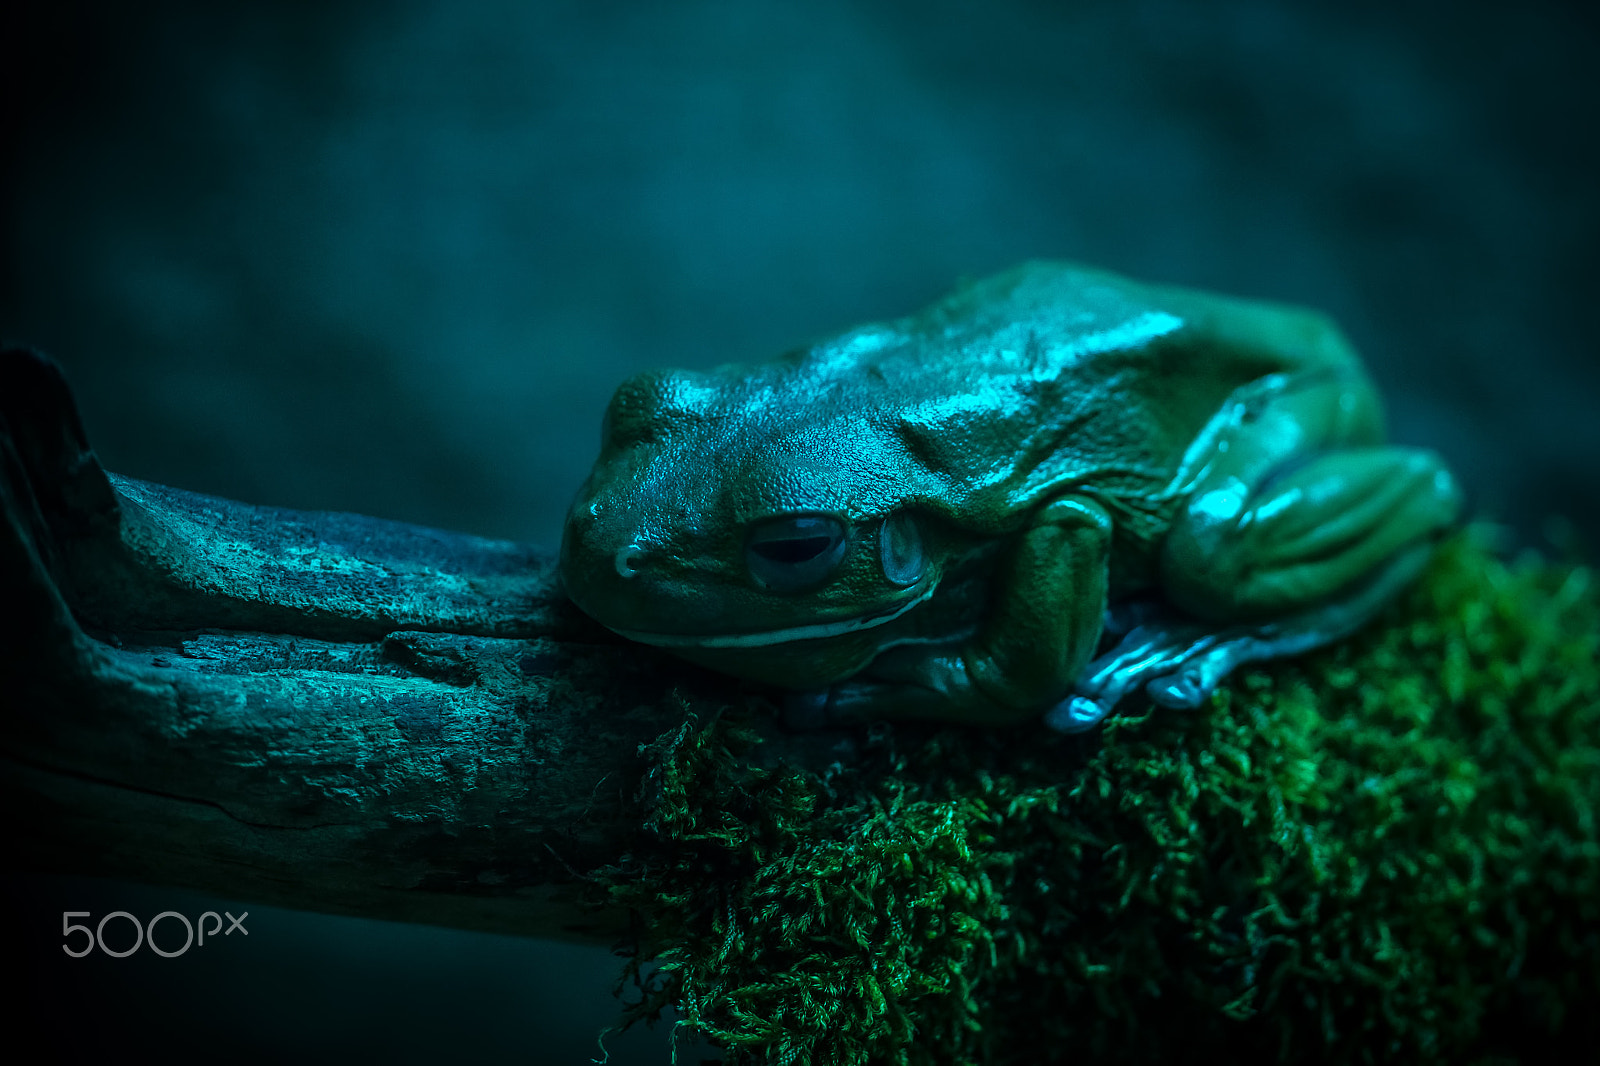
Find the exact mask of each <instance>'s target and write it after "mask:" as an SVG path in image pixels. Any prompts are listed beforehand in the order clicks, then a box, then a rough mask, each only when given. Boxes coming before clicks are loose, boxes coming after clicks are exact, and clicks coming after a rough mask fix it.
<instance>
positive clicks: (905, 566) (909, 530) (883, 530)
mask: <svg viewBox="0 0 1600 1066" xmlns="http://www.w3.org/2000/svg"><path fill="white" fill-rule="evenodd" d="M878 558H879V560H880V561H881V562H882V563H883V576H884V577H886V578H888V579H889V582H890V583H891V584H894V585H899V586H900V587H901V588H905V587H906V586H908V585H915V584H916V583H917V582H918V581H919V580H920V579H921V578H922V571H923V570H924V569H925V568H926V564H927V556H925V555H924V554H923V553H922V534H921V533H919V532H918V531H917V524H916V522H915V521H913V520H912V518H911V516H910V515H909V514H907V513H906V512H904V511H896V512H895V513H894V514H892V515H890V516H889V517H888V518H885V519H884V520H883V525H882V526H881V527H880V528H879V530H878Z"/></svg>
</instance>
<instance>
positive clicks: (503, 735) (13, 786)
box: [0, 350, 814, 941]
mask: <svg viewBox="0 0 1600 1066" xmlns="http://www.w3.org/2000/svg"><path fill="white" fill-rule="evenodd" d="M0 505H3V508H4V520H3V523H0V617H3V618H4V625H5V628H6V633H5V636H4V640H3V642H0V671H3V673H0V704H3V708H4V709H3V711H0V793H3V802H4V804H5V809H6V810H7V811H9V812H10V821H11V825H12V830H13V832H12V844H11V851H12V856H13V859H14V861H16V862H18V863H20V865H21V866H23V867H24V868H31V869H35V870H41V871H48V872H67V873H86V874H97V875H109V876H119V877H129V878H134V879H140V880H148V881H155V882H159V883H166V884H178V885H183V886H187V887H193V888H200V889H205V890H210V891H214V892H217V893H220V894H225V895H229V896H234V897H237V898H244V899H252V900H257V901H261V902H264V903H272V904H278V905H284V906H291V907H300V908H306V909H315V910H323V911H330V912H334V913H346V914H357V915H364V916H369V917H383V918H392V919H402V920H414V921H424V922H432V923H437V924H444V925H454V926H460V927H466V928H474V929H484V930H491V931H496V932H511V933H529V934H538V935H545V936H562V937H570V938H579V939H588V940H598V941H609V940H611V939H612V938H613V936H614V933H615V931H616V930H617V929H618V928H620V922H621V920H622V917H623V916H621V915H619V914H616V913H613V912H610V911H600V912H595V911H593V910H590V909H587V908H585V907H583V906H580V901H579V889H580V887H581V886H582V884H583V881H582V875H583V874H584V873H585V872H586V871H589V870H592V869H594V868H596V867H598V866H601V865H605V864H608V863H613V862H616V861H618V860H619V859H620V858H621V857H622V856H623V855H624V854H625V853H626V852H627V850H628V848H629V846H630V843H631V842H632V841H633V840H634V839H635V834H637V833H638V832H639V827H640V822H641V819H642V817H643V810H642V808H641V806H640V804H639V803H638V802H636V799H635V793H636V790H637V786H638V784H639V780H640V775H641V772H642V769H643V764H642V759H641V756H640V747H641V745H643V744H644V743H646V742H648V741H650V740H652V739H653V738H655V737H657V736H658V735H660V734H661V733H663V732H665V731H666V730H668V729H670V728H673V727H675V726H677V725H678V724H679V723H681V722H682V720H683V718H684V714H685V706H686V703H685V701H686V700H687V701H689V703H690V704H693V703H694V702H696V701H701V702H703V703H704V705H705V706H706V707H708V708H712V707H715V706H717V705H721V704H726V702H727V701H728V700H729V699H730V698H734V697H736V696H737V691H736V689H735V688H734V685H733V683H732V682H726V681H721V680H718V679H714V678H711V677H709V676H707V675H704V674H701V673H699V672H697V671H694V670H692V669H691V668H688V667H685V666H682V665H679V664H677V663H676V662H674V661H671V660H668V659H665V658H663V657H661V656H659V655H657V654H656V653H653V652H652V651H650V650H649V649H645V648H640V647H638V646H633V645H627V644H625V643H624V642H622V641H620V640H619V639H618V638H615V637H614V636H612V635H610V634H609V633H608V632H607V631H605V630H603V629H601V628H600V627H599V626H597V625H595V624H594V623H592V622H590V621H589V620H588V619H587V618H586V617H584V616H583V615H582V614H581V613H579V612H578V611H577V610H576V608H574V607H573V606H572V605H571V604H570V602H569V601H568V600H567V599H566V598H565V597H564V596H563V594H562V592H561V589H560V585H559V581H558V579H557V573H556V567H555V561H554V559H553V557H552V555H551V554H550V553H547V552H543V551H539V550H536V549H532V548H528V547H525V546H522V545H517V544H512V543H507V542H503V541H492V540H485V539H482V538H478V537H473V536H468V535H464V534H457V533H446V532H440V531H437V530H431V529H424V528H420V527H415V526H409V525H404V524H401V523H396V522H389V521H383V520H379V519H374V518H366V517H362V516H359V515H349V514H322V513H307V512H298V511H289V510H282V509H275V508H267V507H254V506H250V505H247V504H242V503H235V502H232V501H229V500H222V499H216V498H213V497H207V496H201V495H197V494H194V493H189V492H183V491H179V490H176V489H171V488H166V487H163V486H159V485H154V484H150V483H147V482H141V481H136V480H133V479H131V478H124V477H118V476H116V475H110V474H107V473H106V472H105V471H104V470H102V469H101V467H100V465H99V463H98V461H97V460H96V459H95V457H94V454H93V452H92V451H91V450H90V449H89V447H88V444H87V442H86V440H85V437H84V434H83V430H82V427H81V425H80V422H79V419H78V416H77V413H76V410H75V408H74V405H73V402H72V398H71V394H70V392H69V391H68V389H67V386H66V383H65V381H64V379H63V378H62V376H61V373H60V371H59V369H58V368H57V367H56V366H55V365H54V364H53V363H51V362H49V361H48V360H47V359H45V358H43V357H41V356H39V355H36V354H34V353H32V352H29V351H26V350H10V351H5V352H3V353H0ZM780 744H781V740H780ZM812 746H814V742H812Z"/></svg>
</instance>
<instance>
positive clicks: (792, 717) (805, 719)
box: [783, 688, 833, 733]
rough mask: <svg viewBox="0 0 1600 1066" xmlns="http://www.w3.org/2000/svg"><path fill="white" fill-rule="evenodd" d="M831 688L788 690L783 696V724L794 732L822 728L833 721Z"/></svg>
mask: <svg viewBox="0 0 1600 1066" xmlns="http://www.w3.org/2000/svg"><path fill="white" fill-rule="evenodd" d="M832 704H833V690H832V689H826V688H815V689H806V690H805V691H802V692H788V693H785V694H784V697H783V724H784V725H785V726H787V727H788V728H790V729H792V730H794V731H795V732H799V733H805V732H811V731H813V730H817V729H822V728H823V727H825V726H827V725H829V724H831V723H832V721H833V707H832Z"/></svg>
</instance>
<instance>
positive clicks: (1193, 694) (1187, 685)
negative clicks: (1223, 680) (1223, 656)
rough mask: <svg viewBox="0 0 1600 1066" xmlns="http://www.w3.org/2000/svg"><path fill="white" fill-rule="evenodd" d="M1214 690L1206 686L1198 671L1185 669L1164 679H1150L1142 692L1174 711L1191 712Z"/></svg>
mask: <svg viewBox="0 0 1600 1066" xmlns="http://www.w3.org/2000/svg"><path fill="white" fill-rule="evenodd" d="M1215 688H1216V685H1215V684H1212V685H1209V686H1208V685H1206V684H1205V679H1204V678H1203V677H1202V676H1201V675H1200V671H1198V670H1195V669H1192V668H1186V669H1183V670H1180V671H1178V672H1177V673H1175V674H1167V675H1166V676H1165V677H1156V678H1152V679H1151V680H1150V682H1149V683H1148V684H1147V685H1145V687H1144V691H1145V694H1146V695H1148V696H1149V697H1150V698H1151V699H1152V700H1154V701H1155V702H1156V703H1159V704H1160V705H1161V706H1163V707H1169V708H1171V709H1173V710H1175V711H1192V710H1194V709H1195V708H1197V707H1199V706H1200V705H1201V704H1202V703H1204V702H1205V701H1206V697H1208V696H1210V695H1211V693H1212V691H1213V690H1214V689H1215Z"/></svg>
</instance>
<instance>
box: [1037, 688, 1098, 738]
mask: <svg viewBox="0 0 1600 1066" xmlns="http://www.w3.org/2000/svg"><path fill="white" fill-rule="evenodd" d="M1110 710H1111V708H1110V707H1109V706H1107V705H1104V704H1101V703H1098V702H1096V701H1095V700H1092V699H1090V698H1089V697H1088V696H1069V697H1067V698H1066V699H1064V700H1062V701H1061V702H1060V703H1058V704H1056V705H1055V706H1054V707H1052V708H1050V710H1048V711H1047V712H1045V716H1044V724H1045V725H1047V726H1049V727H1050V728H1051V729H1054V730H1055V731H1056V732H1057V733H1087V732H1088V731H1089V730H1091V729H1093V728H1094V727H1095V726H1097V725H1099V724H1100V720H1101V719H1102V718H1104V717H1105V716H1106V713H1107V712H1108V711H1110Z"/></svg>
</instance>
